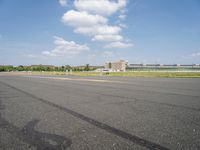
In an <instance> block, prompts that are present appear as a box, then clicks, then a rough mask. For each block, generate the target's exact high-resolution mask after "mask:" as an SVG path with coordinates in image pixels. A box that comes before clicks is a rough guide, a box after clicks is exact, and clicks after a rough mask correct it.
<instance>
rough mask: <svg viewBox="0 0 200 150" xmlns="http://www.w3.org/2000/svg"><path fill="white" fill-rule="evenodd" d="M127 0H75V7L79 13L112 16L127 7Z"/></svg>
mask: <svg viewBox="0 0 200 150" xmlns="http://www.w3.org/2000/svg"><path fill="white" fill-rule="evenodd" d="M126 4H127V2H126V0H118V1H117V2H116V1H111V0H75V1H74V5H75V7H76V9H78V10H79V11H87V12H89V13H92V14H100V15H102V16H110V15H112V14H114V13H115V12H117V11H118V10H120V9H123V8H124V7H125V6H126Z"/></svg>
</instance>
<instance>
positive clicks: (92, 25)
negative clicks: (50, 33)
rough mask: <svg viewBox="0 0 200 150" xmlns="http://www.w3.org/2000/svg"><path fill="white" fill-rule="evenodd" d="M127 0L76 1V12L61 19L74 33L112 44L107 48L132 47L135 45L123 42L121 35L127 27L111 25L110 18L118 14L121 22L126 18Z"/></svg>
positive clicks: (71, 12) (69, 13) (69, 12)
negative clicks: (72, 28)
mask: <svg viewBox="0 0 200 150" xmlns="http://www.w3.org/2000/svg"><path fill="white" fill-rule="evenodd" d="M126 5H127V0H75V1H74V10H69V11H67V12H66V13H65V14H64V15H63V16H62V18H61V21H62V22H63V23H65V24H66V25H69V26H73V27H74V32H75V33H79V34H82V35H85V36H90V37H91V38H92V41H100V42H111V43H110V44H107V45H106V46H105V47H109V48H111V47H121V48H123V47H124V48H127V47H131V46H132V45H133V44H131V43H126V42H123V41H124V38H123V36H122V35H120V32H121V31H122V29H123V28H126V25H125V24H123V23H121V21H120V22H119V25H111V24H110V22H109V21H110V20H109V16H111V15H113V14H114V13H116V12H118V13H119V14H118V15H119V16H118V17H119V18H120V19H121V20H123V19H125V18H126V15H125V7H126Z"/></svg>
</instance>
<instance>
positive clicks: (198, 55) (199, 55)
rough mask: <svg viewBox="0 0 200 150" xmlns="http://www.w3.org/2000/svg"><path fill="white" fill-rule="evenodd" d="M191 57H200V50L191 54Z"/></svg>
mask: <svg viewBox="0 0 200 150" xmlns="http://www.w3.org/2000/svg"><path fill="white" fill-rule="evenodd" d="M191 57H200V52H196V53H193V54H191Z"/></svg>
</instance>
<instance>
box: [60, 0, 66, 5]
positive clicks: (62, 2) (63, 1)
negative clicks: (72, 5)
mask: <svg viewBox="0 0 200 150" xmlns="http://www.w3.org/2000/svg"><path fill="white" fill-rule="evenodd" d="M59 3H60V5H61V6H67V0H59Z"/></svg>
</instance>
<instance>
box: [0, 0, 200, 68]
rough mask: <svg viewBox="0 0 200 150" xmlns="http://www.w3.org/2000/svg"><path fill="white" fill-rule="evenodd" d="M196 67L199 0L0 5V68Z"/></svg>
mask: <svg viewBox="0 0 200 150" xmlns="http://www.w3.org/2000/svg"><path fill="white" fill-rule="evenodd" d="M119 59H124V60H127V61H128V62H129V63H162V64H164V63H168V64H176V63H180V64H192V63H197V64H199V63H200V0H165V1H164V0H17V1H14V0H0V64H1V65H2V64H3V65H8V64H11V65H15V66H17V65H31V64H52V65H67V64H69V65H85V64H87V63H89V64H91V65H103V64H104V62H105V61H115V60H119Z"/></svg>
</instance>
